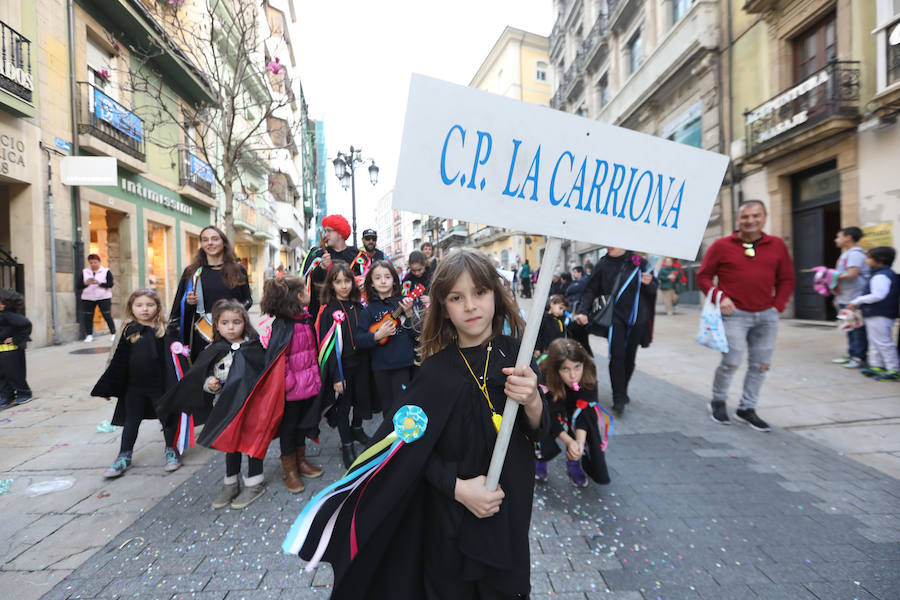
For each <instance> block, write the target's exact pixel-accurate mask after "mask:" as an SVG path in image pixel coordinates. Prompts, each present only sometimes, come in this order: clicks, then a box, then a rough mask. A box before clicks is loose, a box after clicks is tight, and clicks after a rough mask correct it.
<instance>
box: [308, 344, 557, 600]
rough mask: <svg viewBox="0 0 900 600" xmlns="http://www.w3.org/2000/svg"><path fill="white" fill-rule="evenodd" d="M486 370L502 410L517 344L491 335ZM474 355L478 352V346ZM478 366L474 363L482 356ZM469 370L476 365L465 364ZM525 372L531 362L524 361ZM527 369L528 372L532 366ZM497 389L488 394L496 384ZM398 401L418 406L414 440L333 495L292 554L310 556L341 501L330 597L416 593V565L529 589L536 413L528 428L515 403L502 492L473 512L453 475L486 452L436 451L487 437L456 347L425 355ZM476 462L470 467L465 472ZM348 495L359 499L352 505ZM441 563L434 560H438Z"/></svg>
mask: <svg viewBox="0 0 900 600" xmlns="http://www.w3.org/2000/svg"><path fill="white" fill-rule="evenodd" d="M492 344H493V354H492V358H491V361H490V368H489V371H488V387H489V390H490V393H491V397H492V398H493V399H495V401H496V402H497V404H499V410H502V406H503V402H504V398H503V396H502V389H503V384H504V383H505V375H503V374H502V373H500V369H501V368H502V367H504V366H513V365H514V364H515V359H516V355H517V353H518V349H519V342H518V340H515V339H513V338H509V337H505V336H501V337H498V338H496V339H495V340H494V341H493V342H492ZM482 352H484V351H483V350H482ZM482 366H483V362H482ZM472 367H473V369H475V370H476V371H477V369H478V367H477V366H476V365H472ZM532 368H533V369H534V368H535V367H534V366H532ZM535 371H536V369H535ZM498 389H499V390H500V392H499V393H497V390H498ZM399 400H400V401H399V405H400V406H402V405H406V404H413V405H417V406H420V407H421V408H422V409H423V410H424V411H425V413H426V414H427V415H428V425H427V428H426V430H425V432H424V434H423V435H422V437H421V438H419V439H418V440H416V441H415V442H412V443H410V444H407V445H405V446H402V447H401V448H400V450H399V451H397V453H396V454H395V455H394V456H393V458H391V459H390V460H389V461H388V462H387V463H386V464H385V466H384V468H383V469H382V470H381V471H380V472H379V473H378V475H377V476H375V477H373V478H371V479H370V480H369V482H368V484H367V486H366V487H365V492H364V494H362V495H361V494H360V490H359V489H357V490H356V491H355V492H353V494H352V495H351V496H350V497H349V498H348V497H347V496H339V497H333V498H331V499H329V500H328V501H327V502H326V503H325V505H324V507H323V508H322V509H321V510H320V511H319V512H318V513H317V515H316V518H315V519H314V521H313V525H312V528H311V530H310V534H309V536H308V537H307V538H306V542H305V544H304V545H303V546H302V548H301V549H300V556H301V557H302V558H304V559H306V560H310V559H311V558H312V556H313V554H314V553H315V550H316V547H317V545H318V543H319V540H320V539H321V537H322V532H323V530H324V528H325V525H326V523H327V521H328V519H329V517H330V516H331V515H332V514H333V513H334V511H335V510H336V509H337V507H338V505H339V504H340V502H341V501H342V500H343V499H345V498H347V503H346V505H345V507H348V506H349V507H350V508H349V510H348V509H346V508H345V510H343V511H341V512H340V513H339V516H338V518H337V521H336V524H335V527H334V534H333V535H332V537H331V538H330V541H329V543H328V546H327V549H326V551H325V554H324V556H323V559H322V560H323V561H324V562H329V563H331V564H332V566H333V568H334V577H335V586H334V591H333V595H332V597H333V598H335V599H337V600H343V599H347V600H349V599H354V600H359V599H370V598H371V599H373V600H374V599H376V598H384V597H385V590H390V597H391V598H392V599H398V600H421V599H422V598H424V597H425V591H424V576H423V573H424V571H425V569H426V566H428V565H430V568H435V567H436V568H440V569H441V570H442V571H443V572H444V574H445V576H448V577H450V578H453V579H458V580H467V581H474V580H481V581H483V582H485V583H487V584H488V585H490V586H491V587H493V588H495V589H497V590H500V591H502V592H504V593H509V594H527V593H528V592H529V590H530V555H529V548H528V531H529V527H530V522H531V505H532V501H533V492H534V460H533V455H532V451H531V448H532V445H533V442H534V441H535V440H537V439H538V437H539V436H541V435H546V431H547V429H548V427H549V422H548V420H547V416H546V410H544V412H543V414H542V419H541V424H540V426H539V428H538V430H537V431H534V430H532V429H531V427H530V426H529V425H528V421H527V417H526V416H525V414H524V410H520V411H519V413H518V415H519V416H518V419H517V423H516V427H515V429H514V430H513V437H512V439H511V441H510V446H509V451H508V453H507V457H506V462H505V464H504V468H503V471H502V473H501V476H500V486H501V487H502V489H503V490H504V491H505V493H506V497H505V498H504V501H503V504H502V505H501V509H500V512H499V513H497V514H496V515H495V516H493V517H490V518H487V519H478V518H476V517H475V516H474V515H472V514H471V513H470V512H469V511H468V510H467V509H465V508H464V507H463V506H462V505H461V504H459V503H457V502H456V501H455V500H453V499H452V493H453V490H452V488H453V486H454V485H455V478H456V476H459V477H461V478H469V477H473V476H475V475H476V474H485V473H486V472H487V466H488V464H489V462H490V452H489V451H488V452H487V453H486V455H485V456H479V457H477V460H476V461H475V463H477V465H476V464H471V461H469V462H470V464H467V465H463V464H462V463H460V464H456V463H454V462H453V461H452V458H453V457H452V456H451V455H449V454H448V453H447V452H446V450H447V448H448V447H449V448H450V449H451V453H452V449H454V448H456V449H462V450H463V452H464V450H465V448H466V447H467V446H468V445H470V444H472V443H473V442H475V441H478V440H484V441H487V442H489V443H490V445H491V447H492V444H493V442H494V441H495V440H496V431H495V430H494V426H493V424H492V422H491V420H490V412H489V410H488V408H487V405H486V402H485V399H484V396H483V395H481V392H480V391H479V390H478V388H477V386H476V384H475V382H474V381H473V379H472V377H471V376H470V375H469V373H468V371H467V369H466V366H465V364H464V363H463V361H462V359H461V358H460V356H459V352H458V350H457V348H456V346H455V345H454V346H449V347H447V348H445V349H444V350H442V351H441V352H439V353H438V354H436V355H434V356H432V357H430V358H428V359H427V360H426V361H425V362H424V363H423V364H422V367H421V369H420V371H419V373H418V374H417V375H416V377H415V379H414V380H413V381H412V383H411V384H410V386H409V387H408V388H407V389H406V390H405V391H404V392H403V394H402V395H401V397H400V399H399ZM467 414H468V415H470V416H473V417H474V418H476V419H477V423H478V424H477V425H476V430H469V431H467V432H466V433H467V434H469V435H468V436H462V437H458V433H459V431H460V428H461V427H465V426H467V425H468V423H467V422H465V421H461V420H460V419H461V418H462V416H463V415H467ZM392 430H393V424H392V423H391V421H390V420H386V421H385V422H384V423H383V424H382V426H381V428H379V430H378V432H377V433H376V435H375V438H374V439H375V440H380V439H383V438H384V437H385V436H386V435H388V434H389V433H390V432H391V431H392ZM470 469H477V471H478V473H473V472H470ZM357 500H361V501H360V502H359V503H358V504H357ZM354 506H355V508H356V510H355V515H356V518H355V531H356V535H357V540H358V553H357V554H356V556H355V558H354V559H353V560H352V561H351V559H350V540H349V538H350V536H349V532H350V526H351V517H352V516H353V514H354V510H353V507H354ZM454 523H455V524H456V528H455V530H454V531H452V532H450V535H447V536H444V537H435V536H434V535H433V534H434V533H435V527H437V528H439V529H440V528H441V527H442V526H446V525H447V524H451V525H452V524H454ZM442 556H443V557H447V559H448V560H447V561H446V562H445V561H440V562H438V564H435V562H436V560H440V557H442Z"/></svg>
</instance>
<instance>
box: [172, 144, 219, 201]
mask: <svg viewBox="0 0 900 600" xmlns="http://www.w3.org/2000/svg"><path fill="white" fill-rule="evenodd" d="M178 154H179V158H180V160H179V161H178V165H179V169H178V176H179V184H180V185H189V186H191V187H192V188H194V189H196V190H200V191H201V192H203V193H204V194H208V195H209V196H214V195H215V194H214V192H213V186H214V185H215V177H214V175H213V170H212V167H211V166H209V165H208V164H207V163H205V162H203V161H202V160H200V159H199V158H197V156H195V155H194V154H193V153H192V152H190V151H189V150H185V149H182V150H179V151H178Z"/></svg>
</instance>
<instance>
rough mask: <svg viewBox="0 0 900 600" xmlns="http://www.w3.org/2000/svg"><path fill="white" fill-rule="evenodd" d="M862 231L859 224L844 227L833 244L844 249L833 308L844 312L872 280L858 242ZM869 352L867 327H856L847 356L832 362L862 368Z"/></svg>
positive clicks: (848, 346) (853, 330)
mask: <svg viewBox="0 0 900 600" xmlns="http://www.w3.org/2000/svg"><path fill="white" fill-rule="evenodd" d="M862 237H863V232H862V229H860V228H859V227H844V228H843V229H841V230H840V231H838V232H837V235H836V236H835V237H834V245H835V246H837V247H838V248H840V249H841V255H840V257H838V259H837V264H836V265H835V270H837V272H838V287H837V289H836V290H835V294H834V307H835V308H836V309H837V311H838V312H841V310H843V309H844V308H847V305H848V304H850V302H852V301H853V299H854V298H856V297H857V296H860V295H861V294H863V293H864V292H863V290H864V289H865V287H866V284H867V283H868V281H869V277H870V273H869V266H868V265H867V264H866V251H865V250H863V249H862V247H861V246H860V245H859V240H860V239H862ZM868 354H869V341H868V338H867V337H866V328H865V327H857V328H855V329H850V330H849V331H847V356H846V357H844V358H836V359H834V360H833V361H832V362H834V363H837V364H842V365H844V366H845V367H846V368H848V369H859V368H862V367H865V366H866V359H867V358H868Z"/></svg>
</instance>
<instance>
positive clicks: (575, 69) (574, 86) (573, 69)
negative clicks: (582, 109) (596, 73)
mask: <svg viewBox="0 0 900 600" xmlns="http://www.w3.org/2000/svg"><path fill="white" fill-rule="evenodd" d="M582 75H584V52H583V51H582V49H581V48H579V49H578V54H576V55H575V59H574V60H573V61H572V64H570V65H569V66H568V67H567V68H566V74H565V75H564V76H563V83H562V85H561V86H560V87H561V88H562V89H563V93H564V94H565V95H566V97H567V98H572V97H574V96H575V95H576V94H577V93H578V92H580V91H581V89H582V87H583V84H584V80H583V78H582Z"/></svg>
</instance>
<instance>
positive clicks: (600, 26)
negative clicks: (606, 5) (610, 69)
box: [581, 14, 609, 68]
mask: <svg viewBox="0 0 900 600" xmlns="http://www.w3.org/2000/svg"><path fill="white" fill-rule="evenodd" d="M608 33H609V23H608V21H607V19H606V15H605V14H601V15H600V16H598V17H597V20H596V21H595V22H594V26H593V27H591V31H590V33H588V35H587V37H586V38H584V41H582V42H581V53H582V54H583V55H584V61H585V63H586V66H587V67H588V68H590V67H596V66H597V64H599V63H600V60H602V58H603V53H601V52H600V49H601V48H603V46H604V45H605V44H606V40H607V36H608ZM595 59H597V60H595Z"/></svg>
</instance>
